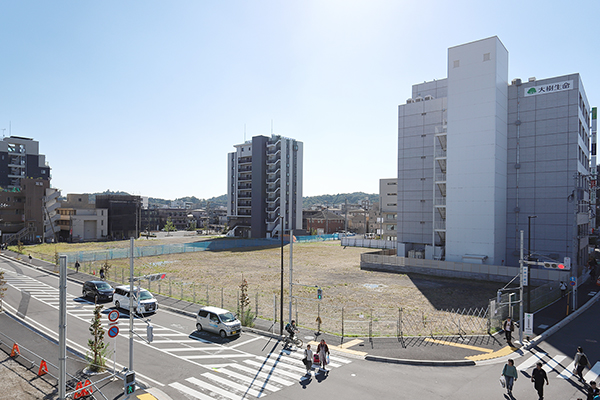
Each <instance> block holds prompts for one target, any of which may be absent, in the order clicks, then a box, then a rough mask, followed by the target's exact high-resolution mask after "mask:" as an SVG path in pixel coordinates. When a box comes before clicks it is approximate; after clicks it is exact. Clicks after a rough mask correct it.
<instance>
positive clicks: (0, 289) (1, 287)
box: [0, 271, 6, 311]
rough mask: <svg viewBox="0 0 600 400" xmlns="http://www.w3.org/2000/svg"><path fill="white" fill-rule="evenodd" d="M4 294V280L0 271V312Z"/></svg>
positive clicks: (2, 272)
mask: <svg viewBox="0 0 600 400" xmlns="http://www.w3.org/2000/svg"><path fill="white" fill-rule="evenodd" d="M4 292H6V281H5V280H4V271H0V311H2V300H3V299H4Z"/></svg>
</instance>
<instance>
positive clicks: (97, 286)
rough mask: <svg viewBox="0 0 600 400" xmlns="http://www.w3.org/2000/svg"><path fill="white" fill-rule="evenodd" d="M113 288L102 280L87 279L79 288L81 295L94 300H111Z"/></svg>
mask: <svg viewBox="0 0 600 400" xmlns="http://www.w3.org/2000/svg"><path fill="white" fill-rule="evenodd" d="M114 293H115V289H113V287H112V286H110V285H109V284H108V283H106V282H104V281H87V282H85V283H84V284H83V287H82V288H81V295H82V296H83V297H87V298H90V299H95V300H108V301H112V299H113V294H114Z"/></svg>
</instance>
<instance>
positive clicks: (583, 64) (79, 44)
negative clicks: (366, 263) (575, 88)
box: [0, 0, 600, 199]
mask: <svg viewBox="0 0 600 400" xmlns="http://www.w3.org/2000/svg"><path fill="white" fill-rule="evenodd" d="M599 11H600V2H599V1H597V0H589V1H577V2H574V3H572V5H570V6H569V5H567V4H566V3H565V2H564V1H526V0H525V1H523V0H521V1H512V0H507V1H493V0H492V1H481V0H473V1H471V0H455V1H447V0H438V1H432V0H420V1H414V0H411V1H405V0H389V1H388V0H363V1H354V0H302V1H297V0H278V1H270V0H244V1H242V0H228V1H201V0H194V1H184V0H181V1H178V0H173V1H164V0H162V1H154V0H128V1H116V0H103V1H92V0H90V1H81V0H72V1H66V0H53V1H47V0H39V1H33V0H31V1H30V0H20V1H9V0H0V129H2V130H3V131H2V133H3V134H4V135H5V136H9V135H10V134H12V135H14V136H24V137H29V138H33V139H34V140H37V141H38V142H39V148H40V153H41V154H44V155H45V156H46V161H47V162H48V163H49V164H50V167H51V168H52V181H51V184H52V186H53V187H56V188H58V189H60V190H61V191H62V194H63V195H66V194H67V193H93V192H103V191H105V190H112V191H124V192H128V193H131V194H136V195H142V196H150V197H158V198H163V199H176V198H180V197H185V196H196V197H198V198H202V199H204V198H211V197H214V196H220V195H222V194H225V193H226V192H227V154H228V153H230V152H233V151H234V147H233V146H234V145H235V144H240V143H243V142H244V141H245V140H250V139H251V138H252V136H257V135H265V136H270V135H271V134H272V133H274V134H277V135H282V136H285V137H290V138H293V139H296V140H299V141H301V142H303V143H304V182H303V189H304V190H303V195H304V196H315V195H321V194H338V193H349V192H360V191H362V192H367V193H377V192H378V191H379V179H381V178H393V177H395V176H396V175H397V154H398V151H397V145H398V139H397V134H398V130H397V112H398V105H400V104H404V103H405V102H406V99H407V98H409V97H411V90H412V89H411V88H412V85H413V84H415V83H420V82H424V81H430V80H433V79H443V78H445V77H446V76H447V72H446V71H447V49H448V48H449V47H452V46H456V45H460V44H464V43H468V42H472V41H475V40H479V39H483V38H487V37H490V36H498V37H499V39H500V40H501V41H502V43H503V44H504V46H505V47H506V48H507V50H508V52H509V76H508V79H509V82H510V81H511V80H512V79H514V78H521V79H523V80H527V79H528V78H529V77H532V76H535V77H536V78H538V79H542V78H549V77H553V76H558V75H565V74H570V73H580V74H581V77H582V80H583V84H584V87H585V90H586V93H587V96H588V100H589V102H590V104H591V106H598V105H600V82H599V81H598V72H600V71H599V68H598V66H599V64H600V56H599V53H598V45H597V43H596V42H597V38H598V33H599V30H598V26H600V25H599V24H598V18H599V15H600V13H599Z"/></svg>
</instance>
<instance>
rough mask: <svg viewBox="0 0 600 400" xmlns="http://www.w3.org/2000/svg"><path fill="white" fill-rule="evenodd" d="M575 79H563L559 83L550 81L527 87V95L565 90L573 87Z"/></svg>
mask: <svg viewBox="0 0 600 400" xmlns="http://www.w3.org/2000/svg"><path fill="white" fill-rule="evenodd" d="M573 87H574V86H573V81H572V80H571V81H563V82H557V83H549V84H546V85H540V86H532V87H529V88H525V89H524V91H525V97H528V96H535V95H538V94H545V93H554V92H561V91H563V90H569V89H573Z"/></svg>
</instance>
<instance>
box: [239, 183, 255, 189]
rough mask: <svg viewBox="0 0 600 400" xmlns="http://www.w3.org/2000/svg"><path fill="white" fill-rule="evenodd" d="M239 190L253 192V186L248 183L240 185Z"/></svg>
mask: <svg viewBox="0 0 600 400" xmlns="http://www.w3.org/2000/svg"><path fill="white" fill-rule="evenodd" d="M238 190H252V185H250V184H248V183H240V184H238Z"/></svg>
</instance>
